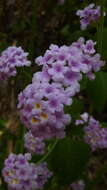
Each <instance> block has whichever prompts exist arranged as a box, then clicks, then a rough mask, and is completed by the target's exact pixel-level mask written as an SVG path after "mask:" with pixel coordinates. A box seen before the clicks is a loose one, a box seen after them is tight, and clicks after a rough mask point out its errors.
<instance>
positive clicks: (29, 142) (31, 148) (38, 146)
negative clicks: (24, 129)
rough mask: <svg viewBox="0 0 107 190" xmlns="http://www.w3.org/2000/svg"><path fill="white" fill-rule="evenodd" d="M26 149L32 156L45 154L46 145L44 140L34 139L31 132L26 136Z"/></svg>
mask: <svg viewBox="0 0 107 190" xmlns="http://www.w3.org/2000/svg"><path fill="white" fill-rule="evenodd" d="M24 140H25V144H24V146H25V148H26V149H27V150H28V152H30V153H32V154H34V153H35V154H44V150H45V143H44V142H43V140H42V138H38V137H34V136H33V134H32V133H31V131H29V132H28V133H26V134H25V136H24Z"/></svg>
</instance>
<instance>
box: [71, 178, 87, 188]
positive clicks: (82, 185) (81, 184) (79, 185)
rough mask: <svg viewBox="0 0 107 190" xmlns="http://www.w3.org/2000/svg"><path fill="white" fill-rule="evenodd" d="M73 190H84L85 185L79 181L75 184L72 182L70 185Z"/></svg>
mask: <svg viewBox="0 0 107 190" xmlns="http://www.w3.org/2000/svg"><path fill="white" fill-rule="evenodd" d="M70 186H71V187H72V189H73V190H84V188H85V183H84V181H83V180H79V181H77V182H74V183H72V184H71V185H70Z"/></svg>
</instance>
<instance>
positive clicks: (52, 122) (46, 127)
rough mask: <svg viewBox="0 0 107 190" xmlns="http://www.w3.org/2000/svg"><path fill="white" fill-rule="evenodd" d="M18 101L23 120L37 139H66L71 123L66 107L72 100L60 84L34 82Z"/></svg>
mask: <svg viewBox="0 0 107 190" xmlns="http://www.w3.org/2000/svg"><path fill="white" fill-rule="evenodd" d="M18 99H19V104H18V108H19V110H20V115H21V120H22V122H23V123H24V124H25V126H26V127H27V128H28V129H30V130H31V132H32V133H33V135H34V136H35V137H41V138H42V139H46V138H52V137H59V138H62V137H64V135H65V132H64V129H65V126H66V125H67V124H68V123H69V122H70V116H69V115H68V114H65V113H64V105H65V104H66V105H71V103H72V99H71V98H70V97H69V95H68V92H65V90H64V88H62V86H61V85H60V84H58V83H52V84H49V83H48V82H39V81H38V82H33V83H32V84H30V85H28V86H27V87H26V88H25V89H24V91H23V92H21V93H20V94H19V97H18Z"/></svg>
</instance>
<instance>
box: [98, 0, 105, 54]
mask: <svg viewBox="0 0 107 190" xmlns="http://www.w3.org/2000/svg"><path fill="white" fill-rule="evenodd" d="M100 4H101V18H100V22H99V24H98V27H97V33H98V36H97V37H98V40H97V41H98V52H99V53H100V54H102V48H103V29H104V4H105V0H101V1H100Z"/></svg>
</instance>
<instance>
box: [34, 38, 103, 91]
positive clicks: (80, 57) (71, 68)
mask: <svg viewBox="0 0 107 190" xmlns="http://www.w3.org/2000/svg"><path fill="white" fill-rule="evenodd" d="M95 44H96V42H93V41H92V40H88V41H86V43H85V39H84V38H79V40H78V41H77V42H74V43H72V44H71V45H70V46H65V45H64V46H61V47H58V46H57V45H53V44H52V45H50V47H49V50H47V51H46V52H45V54H44V56H40V57H38V58H36V59H35V62H36V63H37V64H38V65H42V66H43V69H42V72H39V73H36V74H34V77H33V81H36V80H39V81H42V79H43V78H44V80H46V81H50V80H51V81H54V82H58V83H60V84H61V85H63V86H64V87H71V86H72V85H73V83H74V82H76V83H79V81H80V80H81V79H82V74H83V73H85V74H86V76H87V77H88V78H90V79H93V78H94V76H95V75H94V72H96V71H98V70H99V69H100V68H101V66H103V65H104V62H103V61H101V60H100V55H99V54H97V53H96V50H95V47H94V46H95ZM76 91H78V89H77V90H76ZM75 93H76V92H75Z"/></svg>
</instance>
